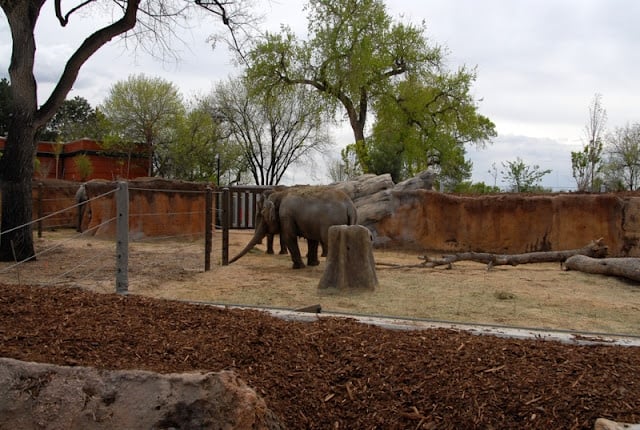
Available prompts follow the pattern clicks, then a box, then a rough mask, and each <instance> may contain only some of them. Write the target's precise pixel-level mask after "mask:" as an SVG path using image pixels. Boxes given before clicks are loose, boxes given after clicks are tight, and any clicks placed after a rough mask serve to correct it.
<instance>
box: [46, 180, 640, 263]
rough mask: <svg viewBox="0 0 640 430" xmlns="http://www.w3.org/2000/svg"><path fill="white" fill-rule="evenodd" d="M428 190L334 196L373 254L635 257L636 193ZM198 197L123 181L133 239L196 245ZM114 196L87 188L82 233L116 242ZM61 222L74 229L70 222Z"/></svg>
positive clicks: (373, 184) (101, 184) (416, 187)
mask: <svg viewBox="0 0 640 430" xmlns="http://www.w3.org/2000/svg"><path fill="white" fill-rule="evenodd" d="M431 183H432V176H431V175H430V174H428V173H423V174H420V175H418V176H416V177H415V178H411V179H410V180H408V181H405V182H402V183H399V184H394V183H393V181H392V180H391V177H390V176H389V175H380V176H375V175H364V176H362V177H359V178H357V179H356V180H353V181H348V182H341V183H337V184H333V186H335V187H336V188H339V189H341V190H343V191H345V192H346V193H347V194H349V195H350V196H351V198H352V199H353V201H354V203H355V205H356V207H357V209H358V223H359V224H361V225H364V226H366V227H367V228H369V230H371V232H372V233H373V235H374V240H375V245H376V246H404V247H413V248H418V249H421V250H427V251H444V252H459V251H478V252H480V251H482V252H493V253H505V254H514V253H522V252H529V251H545V250H565V249H573V248H580V247H582V246H584V245H586V244H587V243H589V242H590V241H591V240H593V239H598V238H601V237H602V238H603V239H604V240H605V243H606V244H607V245H608V246H609V250H610V255H611V256H616V257H622V256H632V257H636V256H640V246H639V243H640V194H638V193H615V194H614V193H611V194H573V193H559V194H540V195H526V194H512V193H505V194H496V195H488V196H460V195H453V194H444V193H438V192H434V191H431V190H430V188H431ZM205 187H206V184H196V183H189V182H179V181H167V180H161V179H154V178H150V179H140V180H135V181H130V182H129V192H130V204H129V207H130V221H129V226H130V230H131V236H132V238H133V239H136V238H140V237H153V236H178V235H181V236H183V235H186V236H187V237H189V236H190V235H191V236H192V237H194V238H195V237H202V235H203V233H204V230H205V226H204V212H205V203H204V195H205V193H204V192H205ZM115 188H116V183H115V182H105V181H90V182H89V183H88V184H87V192H88V194H89V198H92V197H96V196H100V195H103V194H107V195H106V196H105V197H103V198H100V199H97V200H94V201H92V202H91V212H92V218H91V222H90V224H89V225H88V227H89V228H95V234H96V235H97V236H101V237H114V236H115V227H116V224H115V222H109V220H110V219H112V218H113V217H114V216H115V213H116V204H115V194H114V193H110V192H111V191H113V190H114V189H115ZM56 190H57V191H56ZM56 193H58V194H59V195H58V196H56V195H55V194H56ZM73 193H75V187H69V186H68V185H65V184H57V185H56V186H55V187H54V188H51V189H49V188H47V196H46V197H47V198H46V201H48V202H58V203H60V202H62V203H64V204H73V197H72V195H73ZM214 200H215V193H214ZM214 204H215V203H214ZM73 214H75V212H73ZM74 216H75V215H74ZM68 217H69V223H70V226H74V225H75V224H74V222H75V218H74V217H73V216H68ZM103 224H104V225H103Z"/></svg>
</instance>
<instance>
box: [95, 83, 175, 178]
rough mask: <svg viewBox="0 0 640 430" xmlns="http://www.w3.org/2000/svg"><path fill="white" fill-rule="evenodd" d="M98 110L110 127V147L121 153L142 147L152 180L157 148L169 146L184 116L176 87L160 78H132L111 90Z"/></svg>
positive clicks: (157, 167) (156, 165) (156, 160)
mask: <svg viewBox="0 0 640 430" xmlns="http://www.w3.org/2000/svg"><path fill="white" fill-rule="evenodd" d="M100 110H101V112H102V113H103V114H104V116H105V118H106V120H107V122H108V123H109V124H110V125H111V133H110V136H109V138H108V139H107V140H108V141H109V142H110V144H111V145H115V146H118V147H120V148H124V149H131V148H132V146H142V149H143V150H144V151H145V152H146V154H147V156H148V157H149V176H153V175H154V172H156V171H157V170H158V169H159V168H160V160H159V159H158V158H157V157H156V156H155V155H156V153H157V151H158V150H159V149H158V148H161V147H163V146H166V145H168V144H169V143H170V142H171V140H172V139H173V138H174V132H175V128H174V126H175V124H176V123H178V119H179V118H180V117H181V116H182V115H183V114H184V104H183V101H182V96H181V95H180V92H179V91H178V89H177V88H176V86H175V85H173V84H172V83H171V82H168V81H166V80H164V79H162V78H152V77H147V76H145V75H143V74H140V75H132V76H129V78H127V80H126V81H119V82H116V83H115V84H114V85H113V86H112V87H111V89H110V90H109V94H108V95H107V98H106V99H105V100H104V102H103V104H102V105H101V106H100Z"/></svg>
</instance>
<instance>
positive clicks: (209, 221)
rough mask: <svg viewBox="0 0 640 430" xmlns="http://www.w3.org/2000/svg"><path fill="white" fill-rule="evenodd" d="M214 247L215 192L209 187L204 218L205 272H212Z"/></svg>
mask: <svg viewBox="0 0 640 430" xmlns="http://www.w3.org/2000/svg"><path fill="white" fill-rule="evenodd" d="M212 247H213V191H212V190H211V187H210V186H209V185H207V190H206V194H205V216H204V271H205V272H208V271H209V270H211V248H212Z"/></svg>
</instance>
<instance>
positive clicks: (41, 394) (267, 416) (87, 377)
mask: <svg viewBox="0 0 640 430" xmlns="http://www.w3.org/2000/svg"><path fill="white" fill-rule="evenodd" d="M0 428H3V429H5V428H6V429H9V428H10V429H14V430H21V429H40V428H46V429H49V430H57V429H60V430H75V429H77V430H84V429H95V430H99V429H169V428H175V429H179V428H182V429H187V428H189V429H193V428H202V429H204V428H207V429H247V430H249V429H251V430H257V429H281V428H282V426H281V425H280V423H279V422H278V420H277V419H276V418H275V417H274V416H273V414H272V413H271V411H270V410H269V409H268V408H267V407H266V404H265V402H264V400H263V399H262V398H261V397H259V396H258V395H257V394H256V393H255V391H253V390H252V389H251V388H249V387H248V386H247V385H246V384H245V383H244V382H243V381H242V380H240V379H239V378H238V377H237V376H236V375H235V374H234V373H233V372H230V371H223V372H216V373H213V372H212V373H181V374H167V375H162V374H158V373H153V372H144V371H138V370H121V371H107V370H96V369H93V368H88V367H64V366H54V365H50V364H39V363H28V362H23V361H18V360H12V359H8V358H0Z"/></svg>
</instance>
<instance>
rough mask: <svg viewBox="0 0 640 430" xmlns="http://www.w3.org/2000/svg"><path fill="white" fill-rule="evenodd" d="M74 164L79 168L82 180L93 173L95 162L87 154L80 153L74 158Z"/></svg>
mask: <svg viewBox="0 0 640 430" xmlns="http://www.w3.org/2000/svg"><path fill="white" fill-rule="evenodd" d="M73 164H74V165H75V166H76V169H78V174H79V175H80V180H81V181H86V180H87V179H88V178H89V177H90V176H91V175H92V174H93V164H92V163H91V160H90V159H89V156H87V155H86V154H80V155H78V156H76V157H75V158H74V159H73Z"/></svg>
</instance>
